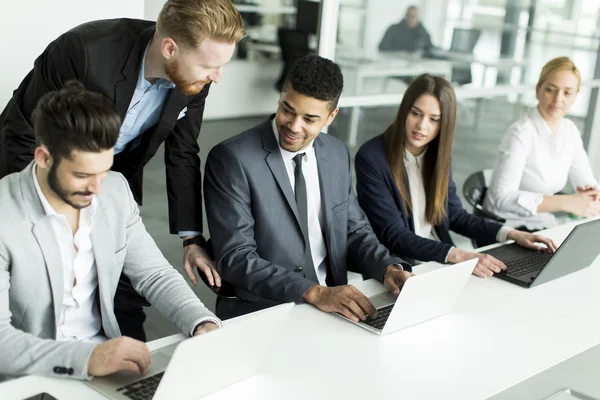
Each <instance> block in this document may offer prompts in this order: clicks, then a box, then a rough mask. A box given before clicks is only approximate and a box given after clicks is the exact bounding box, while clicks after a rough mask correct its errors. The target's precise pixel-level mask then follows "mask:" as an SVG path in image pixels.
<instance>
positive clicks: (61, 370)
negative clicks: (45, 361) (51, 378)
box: [52, 367, 67, 375]
mask: <svg viewBox="0 0 600 400" xmlns="http://www.w3.org/2000/svg"><path fill="white" fill-rule="evenodd" d="M52 371H54V373H55V374H60V375H62V374H64V373H66V372H67V371H66V368H64V367H54V368H53V369H52Z"/></svg>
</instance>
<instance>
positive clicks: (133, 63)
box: [115, 26, 155, 118]
mask: <svg viewBox="0 0 600 400" xmlns="http://www.w3.org/2000/svg"><path fill="white" fill-rule="evenodd" d="M154 30H155V27H154V26H152V27H150V28H148V29H146V30H144V31H142V33H141V34H140V35H139V36H138V37H137V39H136V41H135V42H134V43H133V46H132V47H131V50H130V52H129V56H128V57H127V60H126V61H125V65H124V66H123V70H122V71H121V74H122V75H123V79H122V80H120V81H118V82H117V83H116V84H115V104H116V106H117V108H118V109H119V113H120V114H121V118H125V114H126V113H127V109H128V108H129V103H130V102H131V98H132V97H133V92H134V90H135V85H136V84H137V80H138V76H139V73H140V67H141V65H142V57H143V56H144V51H145V50H146V46H147V45H148V42H149V41H150V38H151V37H152V35H153V34H154Z"/></svg>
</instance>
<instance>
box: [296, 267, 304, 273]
mask: <svg viewBox="0 0 600 400" xmlns="http://www.w3.org/2000/svg"><path fill="white" fill-rule="evenodd" d="M303 270H304V268H302V267H298V268H296V269H295V270H294V272H302V271H303Z"/></svg>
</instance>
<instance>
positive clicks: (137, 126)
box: [115, 46, 175, 154]
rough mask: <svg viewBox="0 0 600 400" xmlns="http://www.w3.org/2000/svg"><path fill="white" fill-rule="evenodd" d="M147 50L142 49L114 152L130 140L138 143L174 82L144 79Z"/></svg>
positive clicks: (160, 110) (156, 115) (156, 116)
mask: <svg viewBox="0 0 600 400" xmlns="http://www.w3.org/2000/svg"><path fill="white" fill-rule="evenodd" d="M147 52H148V46H146V50H145V51H144V56H143V58H142V66H141V68H140V74H139V76H138V80H137V84H136V85H135V91H134V92H133V97H132V98H131V102H130V103H129V108H128V109H127V113H126V114H125V118H123V124H122V125H121V130H120V131H119V138H118V139H117V144H116V145H115V154H119V153H120V152H122V151H123V150H124V149H125V146H127V144H128V143H129V142H131V141H135V142H134V147H135V146H136V145H137V144H139V141H140V140H141V137H142V134H143V133H144V132H145V131H146V130H148V128H150V127H151V126H153V125H155V124H156V123H157V122H158V120H159V118H160V114H161V113H162V109H163V106H164V105H165V100H166V99H167V95H168V94H169V90H170V89H173V88H174V87H175V84H174V83H173V82H171V81H169V80H167V79H162V78H161V79H159V80H157V81H156V82H154V83H150V82H149V81H148V80H146V78H145V77H144V69H145V66H146V53H147Z"/></svg>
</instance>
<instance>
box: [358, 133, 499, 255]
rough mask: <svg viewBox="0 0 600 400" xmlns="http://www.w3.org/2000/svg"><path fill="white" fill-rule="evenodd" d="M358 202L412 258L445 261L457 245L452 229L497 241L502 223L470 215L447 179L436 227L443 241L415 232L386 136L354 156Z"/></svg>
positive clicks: (384, 239)
mask: <svg viewBox="0 0 600 400" xmlns="http://www.w3.org/2000/svg"><path fill="white" fill-rule="evenodd" d="M354 168H355V170H356V191H357V195H358V202H359V204H360V205H361V207H362V208H363V210H364V211H365V214H367V216H368V217H369V221H371V225H372V226H373V230H374V231H375V233H376V234H377V237H378V238H379V240H380V241H381V243H383V244H384V245H385V246H386V247H387V248H389V249H390V251H391V252H393V253H395V254H399V255H400V256H402V257H406V258H407V259H410V260H411V261H412V260H414V259H417V260H420V261H437V262H440V263H443V262H445V259H446V256H447V255H448V252H449V251H450V248H451V247H452V246H454V243H453V242H452V238H451V237H450V230H452V231H454V232H457V233H459V234H461V235H464V236H467V237H469V238H475V239H477V240H478V242H479V243H481V245H488V244H492V243H495V242H496V236H497V235H498V231H499V230H500V228H501V227H502V225H500V224H497V223H495V222H490V221H486V220H485V219H483V218H480V217H477V216H475V215H473V214H469V213H468V212H467V211H466V210H465V209H464V208H463V207H462V203H461V201H460V198H459V197H458V195H457V194H456V185H455V184H454V181H453V180H452V171H450V181H449V182H448V200H447V202H446V217H445V218H444V219H443V221H442V223H441V224H440V225H437V226H435V227H434V229H435V231H436V233H437V234H438V236H439V238H440V240H441V242H437V241H435V240H431V239H426V238H422V237H420V236H418V235H416V234H415V233H414V231H415V229H414V224H413V216H412V213H408V212H406V208H405V207H404V201H403V200H402V197H401V196H400V191H398V187H397V186H396V183H395V181H394V177H393V175H392V171H391V170H390V167H389V165H388V163H387V157H386V155H385V145H384V138H383V135H379V136H377V137H375V138H373V139H371V140H369V141H368V142H367V143H365V144H364V145H362V146H361V148H360V149H359V151H358V153H357V154H356V157H355V159H354Z"/></svg>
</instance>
